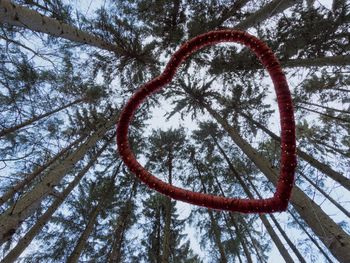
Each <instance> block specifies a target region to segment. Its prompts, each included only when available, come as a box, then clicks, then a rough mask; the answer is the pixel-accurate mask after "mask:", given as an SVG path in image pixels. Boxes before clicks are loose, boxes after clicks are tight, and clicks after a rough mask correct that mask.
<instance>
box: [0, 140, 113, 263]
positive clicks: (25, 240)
mask: <svg viewBox="0 0 350 263" xmlns="http://www.w3.org/2000/svg"><path fill="white" fill-rule="evenodd" d="M108 144H109V142H106V143H105V145H104V146H103V147H102V148H101V149H100V150H99V151H98V152H97V153H96V155H95V156H94V158H93V159H91V160H90V161H89V162H88V164H87V165H86V166H85V167H84V168H83V169H82V170H81V171H80V172H79V173H78V174H77V176H76V177H75V178H74V180H73V181H72V182H70V183H69V185H68V186H67V187H66V188H65V189H64V190H63V191H62V192H61V193H59V194H58V196H57V198H56V199H55V200H54V201H53V203H52V204H51V205H50V207H49V208H48V209H47V210H46V211H45V213H44V214H43V215H41V216H40V217H39V218H38V219H37V221H36V222H35V224H34V225H33V226H32V227H31V228H30V230H29V231H28V232H27V233H26V234H25V235H24V236H23V237H22V238H21V239H20V240H19V241H18V243H17V244H16V246H15V247H14V248H13V249H12V250H11V251H10V252H9V253H8V254H7V255H6V257H5V258H4V259H3V260H2V261H1V263H11V262H15V261H16V260H17V258H18V257H19V256H20V255H21V254H22V252H23V251H24V250H25V249H26V248H27V247H28V245H29V244H30V243H31V242H32V240H33V239H34V238H35V237H36V235H37V234H38V233H39V232H40V231H41V230H42V229H43V227H44V226H45V225H46V224H47V222H48V221H49V220H50V218H51V216H52V215H53V214H54V213H55V211H56V210H57V209H58V208H59V207H60V206H61V204H62V203H63V202H64V200H65V199H66V198H67V196H68V195H69V194H70V193H71V192H72V190H73V189H74V188H75V187H76V186H77V185H78V183H79V182H80V180H81V178H83V176H84V175H85V174H86V173H87V172H88V171H89V169H90V168H91V167H92V166H93V165H94V164H95V162H96V161H97V159H98V157H99V156H100V155H101V154H102V152H103V151H104V150H105V149H106V148H107V146H108Z"/></svg>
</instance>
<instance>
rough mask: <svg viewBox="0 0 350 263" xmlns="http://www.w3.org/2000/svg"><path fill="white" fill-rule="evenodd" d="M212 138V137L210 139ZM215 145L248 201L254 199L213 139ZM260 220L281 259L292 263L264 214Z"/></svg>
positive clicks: (260, 215)
mask: <svg viewBox="0 0 350 263" xmlns="http://www.w3.org/2000/svg"><path fill="white" fill-rule="evenodd" d="M212 138H214V137H212ZM214 142H215V144H216V145H217V146H218V148H219V151H220V152H221V153H222V155H223V156H224V159H225V161H226V162H227V164H228V165H229V168H230V170H231V172H232V173H233V175H234V176H235V178H236V179H237V180H238V182H239V183H240V185H241V186H242V188H243V190H244V192H245V193H246V195H247V196H248V197H249V198H250V199H254V196H253V194H252V193H251V192H250V190H249V188H248V187H247V185H246V184H245V182H244V181H243V179H242V178H241V176H240V175H239V173H238V172H237V171H236V169H235V168H234V167H233V165H232V163H231V161H230V160H229V158H228V156H227V155H226V153H225V152H224V150H223V149H222V148H221V146H220V145H219V143H218V142H217V141H216V140H215V139H214ZM216 182H217V184H218V185H219V188H220V189H221V191H222V188H221V185H220V183H219V181H218V180H216ZM221 194H222V195H223V196H225V193H224V192H223V191H222V192H221ZM259 217H260V220H261V221H262V223H263V224H264V226H265V228H266V230H267V232H268V233H269V235H270V237H271V239H272V241H273V242H274V243H275V245H276V247H277V249H278V251H279V252H280V253H281V255H282V257H283V259H284V260H285V261H286V262H287V263H293V262H294V261H293V258H292V257H291V256H290V254H289V252H288V250H287V249H286V248H285V246H284V245H283V243H282V241H281V239H280V238H279V237H278V235H277V233H276V232H275V230H274V229H273V227H272V226H271V224H270V222H269V220H268V219H267V217H266V215H265V214H259Z"/></svg>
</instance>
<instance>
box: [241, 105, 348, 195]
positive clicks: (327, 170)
mask: <svg viewBox="0 0 350 263" xmlns="http://www.w3.org/2000/svg"><path fill="white" fill-rule="evenodd" d="M239 114H240V115H242V116H243V117H244V118H246V119H247V120H248V121H249V122H251V123H253V124H255V125H256V126H257V127H258V128H259V129H261V130H263V131H264V132H265V133H266V134H268V135H269V136H270V137H271V138H272V139H274V140H275V141H277V142H279V143H280V142H281V138H280V137H279V136H277V135H276V134H275V133H273V132H272V131H270V130H269V129H267V128H266V127H265V126H264V125H262V124H261V123H259V122H257V121H255V120H253V119H252V118H251V117H250V116H249V115H247V114H245V113H243V112H240V113H239ZM297 155H298V156H299V157H300V158H302V159H303V160H304V161H306V162H308V163H309V164H310V165H311V166H313V167H314V168H316V169H317V170H319V171H320V172H322V173H324V174H325V175H327V176H329V177H330V178H332V179H333V180H334V181H336V182H338V183H339V184H340V185H341V186H343V187H344V188H346V189H347V190H349V191H350V179H348V178H346V177H345V176H343V175H342V174H340V173H338V172H336V171H334V170H333V169H332V168H331V167H329V166H328V165H326V164H324V163H321V162H320V161H318V160H316V159H315V158H313V157H312V156H311V155H309V154H308V153H306V152H304V151H303V150H301V149H299V148H297Z"/></svg>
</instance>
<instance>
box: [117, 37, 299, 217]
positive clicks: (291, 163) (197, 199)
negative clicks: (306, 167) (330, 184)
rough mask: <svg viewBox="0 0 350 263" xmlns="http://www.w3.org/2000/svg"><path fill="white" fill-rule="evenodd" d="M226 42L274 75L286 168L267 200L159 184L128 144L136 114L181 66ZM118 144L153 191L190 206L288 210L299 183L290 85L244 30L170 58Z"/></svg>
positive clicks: (195, 43) (137, 100)
mask: <svg viewBox="0 0 350 263" xmlns="http://www.w3.org/2000/svg"><path fill="white" fill-rule="evenodd" d="M222 42H236V43H240V44H242V45H245V46H247V47H249V48H250V49H251V50H252V51H253V52H254V53H255V54H256V56H257V57H258V58H259V60H260V61H261V63H262V64H263V65H264V67H265V68H266V69H267V71H268V72H269V75H270V77H271V79H272V81H273V85H274V88H275V92H276V96H277V104H278V108H279V113H280V125H281V130H282V131H281V161H280V163H281V167H280V175H279V179H278V182H277V187H276V192H275V193H274V195H273V197H271V198H267V199H239V198H229V197H223V196H215V195H209V194H204V193H197V192H192V191H189V190H185V189H182V188H179V187H176V186H173V185H170V184H168V183H165V182H163V181H162V180H160V179H158V178H157V177H155V176H154V175H152V174H151V173H150V172H148V171H147V170H146V169H145V168H144V167H143V166H142V165H141V164H140V163H139V162H138V161H137V160H136V158H135V156H134V154H133V153H132V151H131V148H130V145H129V142H128V129H129V125H130V122H131V120H132V118H133V116H134V113H135V111H136V110H137V109H138V107H139V106H140V104H141V103H142V102H143V101H144V100H145V99H146V98H147V97H148V96H150V95H152V94H153V93H155V92H157V91H159V90H160V89H161V88H163V87H164V86H165V85H166V84H168V83H169V82H170V81H171V80H172V78H173V76H174V75H175V73H176V70H177V68H178V67H179V66H180V64H181V63H182V62H183V61H184V60H185V59H186V58H187V57H188V56H190V55H191V54H192V53H194V52H196V51H197V50H199V49H201V48H203V47H206V46H210V45H214V44H217V43H222ZM117 145H118V150H119V154H120V156H121V158H122V160H123V161H124V163H125V164H126V166H127V167H128V168H129V169H130V170H131V171H133V172H134V173H135V174H136V176H137V177H138V178H140V180H141V181H143V182H144V183H145V184H146V185H148V186H149V187H150V188H152V189H154V190H156V191H158V192H160V193H162V194H164V195H166V196H169V197H171V198H173V199H176V200H180V201H183V202H186V203H190V204H194V205H198V206H204V207H208V208H212V209H218V210H227V211H236V212H242V213H272V212H278V211H285V210H286V209H287V206H288V201H289V198H290V195H291V192H292V188H293V184H294V172H295V167H296V139H295V121H294V112H293V103H292V98H291V94H290V91H289V88H288V84H287V80H286V77H285V75H284V73H283V72H282V69H281V66H280V63H279V61H278V60H277V58H276V57H275V55H274V53H273V52H272V50H271V49H270V48H269V47H268V46H267V45H266V44H265V43H264V42H262V41H261V40H259V39H258V38H256V37H254V36H252V35H250V34H248V33H246V32H242V31H236V30H218V31H211V32H208V33H205V34H202V35H199V36H197V37H195V38H193V39H191V40H189V41H187V42H186V43H184V44H183V45H182V46H181V47H180V48H179V49H178V50H177V51H176V52H175V53H174V55H173V56H172V57H171V59H170V61H169V62H168V64H167V66H166V67H165V69H164V71H163V73H162V74H161V75H160V76H158V77H156V78H154V79H152V80H151V81H149V82H148V83H146V84H145V85H143V86H141V87H140V88H139V89H138V90H137V91H136V92H135V93H134V95H133V96H132V97H131V98H130V99H129V101H128V102H127V103H126V105H125V107H124V108H123V110H122V112H121V115H120V119H119V122H118V124H117Z"/></svg>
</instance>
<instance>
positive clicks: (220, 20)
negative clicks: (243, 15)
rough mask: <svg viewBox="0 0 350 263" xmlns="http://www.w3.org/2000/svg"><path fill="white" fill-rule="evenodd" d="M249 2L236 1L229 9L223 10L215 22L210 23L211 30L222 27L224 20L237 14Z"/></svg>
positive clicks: (243, 0)
mask: <svg viewBox="0 0 350 263" xmlns="http://www.w3.org/2000/svg"><path fill="white" fill-rule="evenodd" d="M249 1H250V0H237V1H235V2H234V3H232V5H231V6H230V7H227V8H225V9H224V10H223V11H222V12H221V14H220V15H219V16H218V18H217V19H216V20H215V21H212V22H211V23H210V24H211V29H212V30H214V29H217V28H218V27H220V26H222V24H223V23H225V21H226V20H228V19H230V18H231V17H233V16H235V15H237V14H238V11H239V10H240V9H241V8H242V7H244V6H245V5H246V4H247V3H248V2H249Z"/></svg>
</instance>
